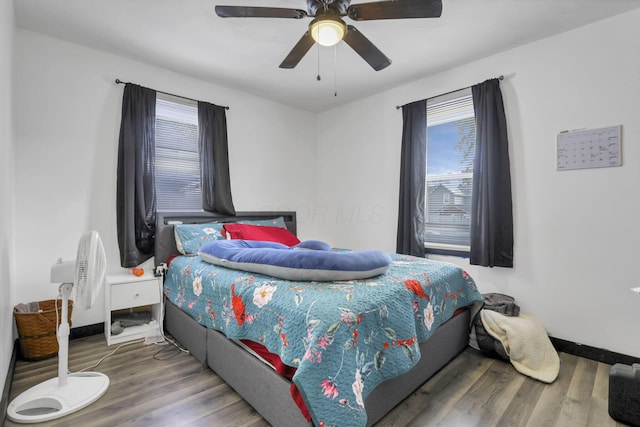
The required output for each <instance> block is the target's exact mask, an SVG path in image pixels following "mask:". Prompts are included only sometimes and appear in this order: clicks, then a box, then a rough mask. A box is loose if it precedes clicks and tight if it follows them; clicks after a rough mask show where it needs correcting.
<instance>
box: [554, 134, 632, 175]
mask: <svg viewBox="0 0 640 427" xmlns="http://www.w3.org/2000/svg"><path fill="white" fill-rule="evenodd" d="M621 130H622V126H620V125H618V126H610V127H606V128H599V129H589V130H578V131H570V132H560V133H559V134H558V138H557V145H558V148H557V159H558V170H559V171H561V170H571V169H586V168H604V167H609V166H621V165H622V157H621V150H620V135H621Z"/></svg>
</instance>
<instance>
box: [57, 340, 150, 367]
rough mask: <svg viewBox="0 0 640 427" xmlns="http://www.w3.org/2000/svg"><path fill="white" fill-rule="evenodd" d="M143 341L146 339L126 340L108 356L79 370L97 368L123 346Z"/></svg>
mask: <svg viewBox="0 0 640 427" xmlns="http://www.w3.org/2000/svg"><path fill="white" fill-rule="evenodd" d="M142 342H144V339H140V340H136V341H129V342H126V343H124V344H120V345H119V346H118V347H116V348H115V349H114V350H113V351H112V352H111V353H109V354H107V355H106V356H103V357H102V358H101V359H100V360H98V361H97V362H96V363H94V364H93V365H91V366H87V367H86V368H83V369H80V370H79V371H78V372H84V371H86V370H87V369H91V368H96V367H98V365H100V364H101V363H102V362H103V361H104V360H105V359H106V358H108V357H111V356H113V355H114V354H116V352H117V351H118V350H120V349H121V348H122V347H125V346H128V345H131V344H139V343H142ZM69 373H70V374H72V373H73V372H69Z"/></svg>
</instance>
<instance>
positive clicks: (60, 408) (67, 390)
mask: <svg viewBox="0 0 640 427" xmlns="http://www.w3.org/2000/svg"><path fill="white" fill-rule="evenodd" d="M108 387H109V377H107V376H106V375H104V374H101V373H99V372H79V373H75V374H69V375H68V376H67V384H65V385H60V384H59V379H58V378H57V377H56V378H51V379H50V380H47V381H44V382H42V383H40V384H38V385H36V386H33V387H31V388H30V389H29V390H27V391H25V392H23V393H22V394H20V395H19V396H18V397H16V398H15V399H14V400H13V401H12V402H11V403H10V404H9V406H8V407H7V417H8V418H9V419H10V420H11V421H13V422H16V423H22V424H29V423H39V422H42V421H49V420H54V419H56V418H60V417H64V416H65V415H69V414H71V413H73V412H76V411H78V410H80V409H82V408H84V407H86V406H89V405H90V404H92V403H93V402H95V401H96V400H98V399H99V398H100V397H102V395H103V394H104V393H105V392H106V391H107V388H108Z"/></svg>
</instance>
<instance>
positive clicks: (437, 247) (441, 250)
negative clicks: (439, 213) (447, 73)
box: [423, 87, 476, 258]
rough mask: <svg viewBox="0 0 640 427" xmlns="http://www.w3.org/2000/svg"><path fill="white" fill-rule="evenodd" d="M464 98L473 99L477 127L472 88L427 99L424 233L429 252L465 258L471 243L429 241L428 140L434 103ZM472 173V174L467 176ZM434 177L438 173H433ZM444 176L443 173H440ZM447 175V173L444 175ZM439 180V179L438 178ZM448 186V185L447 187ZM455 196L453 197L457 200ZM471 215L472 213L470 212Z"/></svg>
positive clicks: (462, 176) (463, 175)
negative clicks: (430, 115) (431, 110)
mask: <svg viewBox="0 0 640 427" xmlns="http://www.w3.org/2000/svg"><path fill="white" fill-rule="evenodd" d="M463 98H469V99H470V101H471V109H472V112H473V120H474V129H475V125H476V124H475V120H476V118H475V111H473V98H472V92H471V88H470V87H468V88H463V89H459V90H455V91H452V92H448V93H446V94H443V95H438V96H434V97H431V98H428V99H427V147H426V153H427V162H426V163H425V202H424V203H425V206H424V215H425V218H424V223H425V234H424V235H423V244H424V248H425V252H426V253H427V254H433V255H449V256H458V257H464V258H468V257H469V254H470V250H471V248H470V245H459V244H453V243H437V242H428V241H427V236H426V234H427V228H428V224H429V222H428V216H429V211H428V206H429V171H428V167H427V164H428V158H429V140H428V134H429V131H428V129H429V127H430V123H429V109H430V108H432V107H433V106H434V105H439V104H442V103H445V102H450V101H453V100H456V99H463ZM442 123H447V122H440V123H435V124H433V123H432V124H431V126H434V125H436V124H442ZM473 144H474V147H475V136H474V142H473ZM474 157H475V148H474ZM473 162H474V160H473V159H472V160H471V166H472V169H473ZM459 175H460V179H466V178H473V170H472V171H471V172H470V173H467V172H461V173H460V174H459ZM467 175H470V176H467ZM433 176H434V177H435V176H436V175H433ZM440 176H443V175H440ZM444 176H446V175H444ZM436 181H437V180H436ZM472 183H473V179H471V181H470V186H472V185H473V184H472ZM445 188H446V187H445ZM446 196H449V197H450V198H451V195H450V194H446ZM445 198H446V197H445V195H443V197H442V200H444V199H445ZM455 198H456V197H455V196H454V197H453V199H454V200H455ZM469 215H470V213H469Z"/></svg>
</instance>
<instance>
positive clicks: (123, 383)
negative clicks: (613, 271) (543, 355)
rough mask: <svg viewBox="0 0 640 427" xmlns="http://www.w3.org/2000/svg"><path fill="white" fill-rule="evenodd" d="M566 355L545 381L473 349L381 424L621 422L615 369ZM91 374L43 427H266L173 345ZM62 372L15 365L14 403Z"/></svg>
mask: <svg viewBox="0 0 640 427" xmlns="http://www.w3.org/2000/svg"><path fill="white" fill-rule="evenodd" d="M116 347H117V346H111V347H107V346H106V343H105V340H104V336H102V335H94V336H91V337H87V338H82V339H76V340H73V341H71V343H70V351H69V367H70V369H71V370H72V371H76V370H80V369H83V368H84V367H86V366H89V365H91V364H92V363H95V362H96V361H97V360H99V359H100V358H101V357H103V356H104V355H106V354H108V353H110V352H111V351H113V350H114V349H115V348H116ZM560 359H561V367H560V375H559V377H558V379H557V380H556V382H554V383H553V384H551V385H546V384H543V383H540V382H538V381H535V380H532V379H530V378H527V377H525V376H523V375H521V374H519V373H518V372H516V371H515V369H513V367H512V366H511V365H510V364H509V363H506V362H503V361H500V360H494V359H489V358H486V357H484V356H482V355H481V354H479V353H478V352H476V351H475V350H473V349H471V348H468V349H466V350H465V351H464V352H462V353H461V354H460V355H459V356H458V357H457V358H456V359H454V360H453V361H452V362H451V363H450V364H449V365H447V366H446V367H445V368H444V369H443V370H441V371H440V372H439V373H438V374H436V375H435V376H434V377H433V378H432V379H431V380H429V381H427V382H426V383H425V384H423V385H422V387H420V388H419V389H418V390H417V391H416V392H414V393H413V394H412V395H411V396H410V397H409V398H407V399H406V400H405V401H403V402H402V403H401V404H400V405H398V407H396V408H395V409H394V410H393V411H392V412H390V413H389V414H388V415H387V416H386V417H385V418H384V419H382V420H381V421H380V422H379V423H378V424H376V427H396V426H412V427H419V426H420V427H422V426H456V427H458V426H460V427H462V426H482V427H485V426H535V427H537V426H568V427H575V426H594V427H595V426H597V427H602V426H621V425H622V424H619V423H616V422H615V421H614V420H613V419H611V418H610V417H609V415H608V412H607V408H608V400H607V399H608V381H609V368H610V366H609V365H606V364H603V363H599V362H594V361H592V360H588V359H583V358H580V357H576V356H572V355H569V354H565V353H560ZM89 370H92V371H97V372H102V373H104V374H106V375H108V376H109V378H110V385H109V389H108V390H107V392H106V394H105V395H104V396H103V397H102V398H100V399H99V400H98V401H96V402H95V403H93V404H92V405H90V406H88V407H87V408H84V409H82V410H80V411H78V412H76V413H74V414H71V415H68V416H66V417H64V418H60V419H58V420H54V421H50V422H46V423H40V424H37V425H38V426H42V427H45V426H87V427H90V426H154V427H155V426H225V427H227V426H237V427H241V426H242V427H260V426H268V425H269V424H268V423H267V422H266V421H265V420H264V419H262V417H261V416H260V415H259V414H258V413H257V412H256V411H255V410H253V408H251V406H249V405H248V404H247V403H245V402H244V400H242V398H240V396H238V395H237V394H236V393H235V392H234V391H233V390H232V389H231V388H229V387H228V386H227V385H226V384H225V383H224V382H223V381H222V380H221V379H220V378H219V377H218V376H217V375H216V374H215V373H213V372H212V371H211V370H209V369H203V368H202V366H201V365H200V364H199V363H198V362H197V361H196V360H195V359H194V358H193V357H191V356H190V355H188V354H184V353H178V352H177V351H175V348H174V347H173V346H166V347H161V346H156V345H153V344H151V345H143V344H142V343H136V344H131V345H127V346H124V347H122V348H121V349H120V350H118V352H117V353H116V354H115V355H113V356H111V357H109V358H107V359H105V360H104V361H103V362H102V363H101V364H100V365H99V366H98V367H97V368H92V369H89ZM56 375H57V358H52V359H48V360H44V361H38V362H25V361H18V363H17V364H16V369H15V374H14V378H13V383H12V387H11V397H10V399H13V398H14V397H15V396H17V395H18V394H19V393H21V392H22V391H24V390H26V389H28V388H29V387H31V386H32V385H35V384H38V383H40V382H42V381H44V380H46V379H48V378H51V377H53V376H56ZM18 425H20V424H16V423H13V422H11V421H8V420H7V421H5V426H8V427H11V426H18Z"/></svg>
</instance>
